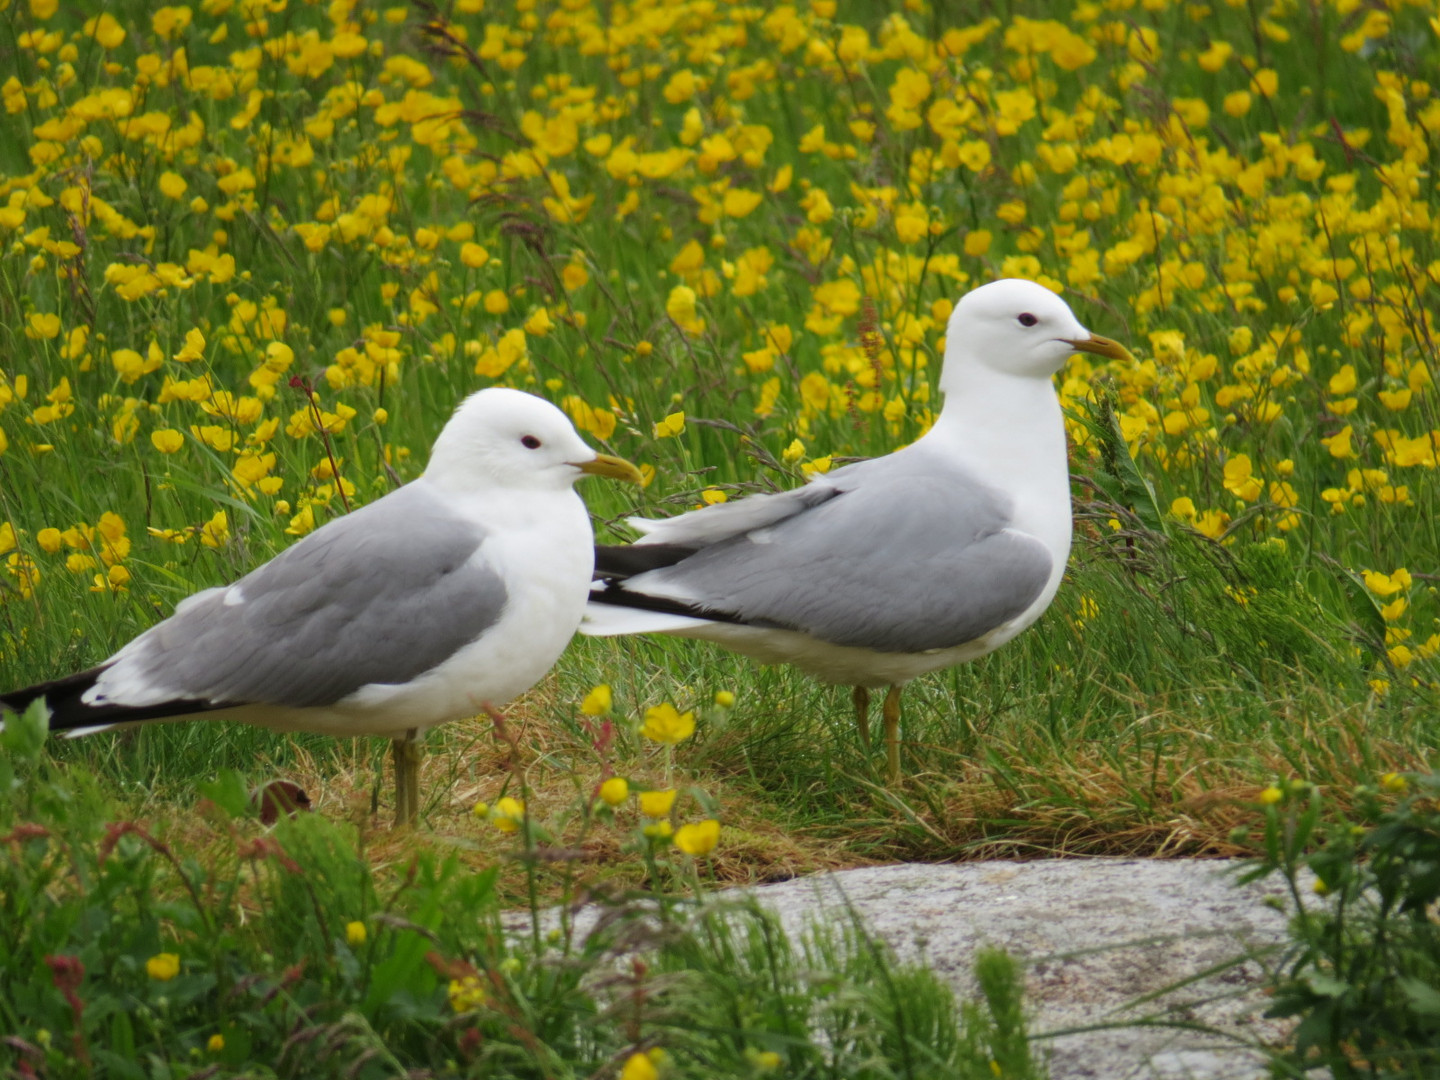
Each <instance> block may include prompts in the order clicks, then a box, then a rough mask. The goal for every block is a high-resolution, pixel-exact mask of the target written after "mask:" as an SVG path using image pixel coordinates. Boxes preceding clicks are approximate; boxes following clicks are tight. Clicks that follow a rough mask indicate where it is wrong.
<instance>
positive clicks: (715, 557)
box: [580, 280, 1127, 782]
mask: <svg viewBox="0 0 1440 1080" xmlns="http://www.w3.org/2000/svg"><path fill="white" fill-rule="evenodd" d="M945 341H946V345H945V366H944V371H943V372H942V374H941V377H940V389H941V391H942V392H943V393H944V394H945V402H944V408H943V409H942V411H941V413H940V415H939V417H937V418H936V420H935V424H934V426H933V427H932V428H931V429H930V431H929V432H927V433H926V434H925V435H924V437H922V438H921V439H919V440H917V441H916V442H914V443H913V444H911V445H910V446H907V447H905V448H904V449H901V450H898V451H896V452H895V453H893V454H888V455H886V456H885V457H880V458H873V459H871V460H869V461H862V462H858V463H856V464H854V465H848V466H846V467H844V468H842V469H837V470H835V471H834V472H831V473H828V474H825V475H821V476H817V477H815V478H814V479H813V480H812V481H811V482H810V483H809V484H807V485H806V486H804V487H801V488H797V489H795V490H793V491H787V492H782V493H780V494H775V495H758V496H752V497H750V498H747V499H742V500H738V501H736V502H731V503H721V504H718V505H715V506H710V507H706V508H704V509H701V510H696V511H693V512H691V513H688V514H682V515H680V516H678V517H674V518H670V519H668V520H645V519H633V518H632V519H631V523H632V524H633V525H634V526H635V527H636V528H637V529H639V530H640V531H641V532H643V533H644V534H645V535H644V537H643V538H642V539H641V540H638V541H637V542H635V543H634V544H630V545H627V546H619V547H600V548H598V549H597V554H596V569H597V577H598V578H599V579H600V580H599V581H598V582H597V585H596V587H595V590H594V591H593V592H592V593H591V597H590V600H591V602H590V605H589V607H588V608H587V609H586V613H585V621H584V622H583V623H582V624H581V627H580V631H581V633H584V634H591V635H599V636H605V635H612V634H635V633H665V634H675V635H679V636H682V637H694V638H704V639H706V640H709V641H714V642H717V643H718V644H720V645H723V646H724V647H725V648H727V649H733V650H735V651H736V652H740V653H744V654H746V655H747V656H752V657H755V658H756V659H758V660H760V661H762V662H764V663H771V664H778V663H785V664H794V665H795V666H796V667H799V668H800V669H802V670H803V671H806V672H809V673H810V674H811V675H814V676H816V677H817V678H819V679H822V680H824V681H826V682H832V683H842V684H849V685H852V686H854V687H855V692H854V702H855V709H856V714H857V718H858V719H859V722H860V732H861V738H862V740H863V741H864V742H865V743H866V744H867V745H868V744H869V708H870V690H871V689H872V688H876V687H882V686H888V687H889V692H888V693H887V694H886V697H885V703H884V708H883V714H882V715H883V720H884V727H885V742H886V772H887V776H888V777H889V779H890V780H891V781H892V782H894V781H895V780H897V779H898V778H899V775H900V746H899V721H900V691H901V688H902V687H903V686H904V685H905V684H906V683H907V682H909V681H910V680H911V679H914V678H915V677H916V676H918V675H923V674H924V673H926V672H928V671H935V670H937V669H939V668H944V667H949V666H951V665H953V664H960V663H964V662H965V661H967V660H974V659H975V658H977V657H980V656H984V655H985V654H986V653H989V652H992V651H993V650H995V649H998V648H999V647H1000V646H1001V645H1004V644H1005V643H1006V642H1007V641H1009V640H1011V639H1012V638H1014V637H1015V636H1016V635H1017V634H1019V633H1020V632H1021V631H1022V630H1024V629H1025V628H1026V627H1028V626H1030V625H1031V624H1032V623H1033V622H1035V620H1036V619H1038V618H1039V617H1040V615H1041V614H1042V613H1043V612H1044V611H1045V609H1046V608H1047V607H1048V606H1049V605H1050V601H1051V600H1052V599H1053V598H1054V596H1055V591H1056V589H1057V588H1059V585H1060V578H1061V576H1062V575H1063V574H1064V572H1065V560H1066V558H1067V556H1068V555H1069V551H1070V516H1071V515H1070V478H1069V467H1068V463H1067V457H1066V452H1065V425H1064V421H1063V417H1062V415H1061V411H1060V400H1059V398H1058V397H1057V395H1056V393H1055V387H1054V384H1053V381H1052V377H1053V376H1054V375H1055V373H1056V372H1058V371H1059V370H1060V369H1061V368H1062V367H1063V366H1064V364H1065V361H1066V359H1067V358H1068V357H1070V356H1071V355H1073V354H1074V353H1076V352H1077V351H1078V352H1087V353H1095V354H1097V355H1099V356H1105V357H1111V358H1116V359H1118V358H1123V357H1124V356H1126V355H1127V353H1126V352H1125V350H1124V348H1123V347H1122V346H1120V345H1118V344H1117V343H1116V342H1114V341H1111V340H1109V339H1108V338H1103V337H1098V336H1096V335H1094V334H1091V333H1090V332H1089V331H1088V330H1086V329H1085V327H1083V326H1082V325H1080V322H1079V320H1077V319H1076V318H1075V315H1074V314H1073V313H1072V312H1071V310H1070V308H1069V306H1068V305H1066V303H1065V302H1064V301H1063V300H1061V299H1060V298H1059V297H1058V296H1056V295H1055V294H1054V293H1052V292H1051V291H1050V290H1049V289H1046V288H1044V287H1043V286H1041V285H1037V284H1035V283H1034V282H1030V281H1019V280H1002V281H995V282H991V283H990V284H988V285H985V286H982V287H981V288H978V289H975V290H974V291H972V292H970V293H969V294H967V295H966V296H965V297H963V298H962V299H961V300H960V303H959V304H957V305H956V307H955V310H954V312H953V314H952V315H951V316H950V323H949V326H948V328H947V331H946V338H945Z"/></svg>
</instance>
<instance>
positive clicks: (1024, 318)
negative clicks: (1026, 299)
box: [1020, 311, 1040, 326]
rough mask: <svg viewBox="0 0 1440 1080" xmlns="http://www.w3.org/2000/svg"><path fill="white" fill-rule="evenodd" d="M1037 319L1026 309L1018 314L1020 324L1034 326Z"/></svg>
mask: <svg viewBox="0 0 1440 1080" xmlns="http://www.w3.org/2000/svg"><path fill="white" fill-rule="evenodd" d="M1039 321H1040V320H1039V319H1037V318H1036V317H1035V316H1034V315H1031V314H1030V313H1029V312H1028V311H1027V312H1025V314H1023V315H1021V316H1020V325H1021V326H1034V325H1035V324H1036V323H1037V322H1039Z"/></svg>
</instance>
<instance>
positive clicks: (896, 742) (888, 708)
mask: <svg viewBox="0 0 1440 1080" xmlns="http://www.w3.org/2000/svg"><path fill="white" fill-rule="evenodd" d="M880 715H881V718H882V719H883V720H884V722H885V779H886V780H888V781H889V782H890V783H892V784H897V783H899V782H900V687H898V686H892V687H890V692H889V693H888V694H886V695H885V706H884V709H883V711H882V712H881V714H880Z"/></svg>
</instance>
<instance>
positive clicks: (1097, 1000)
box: [754, 859, 1287, 1080]
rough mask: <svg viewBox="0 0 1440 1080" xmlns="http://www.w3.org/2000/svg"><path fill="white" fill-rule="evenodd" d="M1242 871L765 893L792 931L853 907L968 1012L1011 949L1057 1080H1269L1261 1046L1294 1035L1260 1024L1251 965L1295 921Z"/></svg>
mask: <svg viewBox="0 0 1440 1080" xmlns="http://www.w3.org/2000/svg"><path fill="white" fill-rule="evenodd" d="M1234 870H1235V865H1234V864H1233V863H1227V862H1224V861H1219V860H1211V861H1181V860H1159V859H1124V860H1103V859H1089V860H1073V859H1066V860H1044V861H1037V862H983V863H964V864H959V865H944V866H930V865H915V864H907V865H900V866H884V867H867V868H863V869H859V870H847V871H842V872H838V873H833V874H821V875H817V876H815V877H809V878H801V879H797V880H795V881H788V882H785V883H783V884H779V885H768V886H762V887H759V888H757V889H755V890H754V894H755V895H756V897H758V898H759V899H760V901H761V902H762V903H764V904H765V905H766V906H767V907H770V908H771V909H773V910H774V911H775V912H776V913H777V914H778V915H779V916H780V918H781V920H782V921H783V922H784V923H785V925H786V928H787V929H788V930H790V931H791V932H799V931H802V930H803V929H805V927H806V926H808V925H810V924H812V923H814V922H816V921H834V920H835V919H836V918H844V917H845V913H846V910H847V907H848V908H849V909H850V910H853V911H854V912H855V913H856V914H857V915H858V916H859V917H860V919H861V921H862V922H863V923H864V925H865V926H866V927H868V929H869V930H870V931H871V932H872V933H873V934H875V935H876V936H877V937H879V938H880V939H882V940H884V941H885V942H887V943H888V944H889V945H890V947H891V948H892V949H894V950H895V952H896V953H897V955H898V956H899V957H900V958H901V959H902V960H906V961H919V962H922V963H924V964H926V965H927V966H929V967H930V968H931V969H932V970H933V971H934V972H935V973H936V974H937V975H939V976H940V977H941V978H942V979H944V980H945V981H946V982H947V983H948V984H949V985H950V986H951V987H952V988H953V989H954V990H955V992H956V994H957V995H958V996H959V997H960V998H961V999H967V998H971V997H973V996H975V994H976V993H977V988H976V986H975V985H974V981H973V976H972V974H971V967H972V961H973V958H974V953H975V950H976V948H977V947H978V946H980V945H994V946H999V947H1001V948H1003V949H1005V950H1007V951H1008V952H1010V953H1011V954H1012V955H1014V956H1015V957H1017V958H1018V959H1019V960H1021V961H1022V962H1023V963H1024V964H1025V965H1026V968H1027V982H1026V992H1027V1005H1028V1007H1029V1009H1030V1030H1031V1032H1032V1033H1033V1034H1034V1035H1037V1036H1041V1038H1040V1039H1038V1041H1037V1042H1036V1044H1035V1045H1036V1048H1037V1050H1039V1051H1040V1052H1041V1053H1042V1054H1044V1053H1048V1055H1049V1057H1050V1068H1051V1074H1052V1078H1053V1080H1092V1078H1094V1080H1258V1078H1261V1077H1264V1076H1265V1075H1266V1072H1265V1069H1264V1061H1265V1056H1264V1054H1263V1053H1262V1052H1261V1051H1260V1050H1258V1049H1256V1045H1257V1044H1262V1045H1272V1044H1277V1043H1279V1042H1281V1041H1283V1039H1284V1037H1285V1034H1286V1031H1287V1025H1285V1024H1284V1023H1282V1022H1279V1021H1275V1020H1267V1019H1265V1018H1264V1017H1263V1016H1262V1014H1263V1013H1264V1011H1265V1007H1266V999H1265V997H1264V995H1263V993H1262V992H1261V991H1260V989H1259V986H1260V982H1261V976H1262V969H1261V966H1260V964H1259V963H1258V962H1256V960H1255V959H1251V958H1250V957H1253V956H1255V955H1257V954H1260V953H1263V952H1264V951H1265V950H1266V949H1267V948H1273V947H1274V946H1276V945H1278V944H1279V943H1280V942H1282V941H1283V940H1284V935H1285V925H1286V916H1285V914H1283V913H1282V912H1280V911H1277V910H1275V909H1274V908H1272V907H1270V906H1268V905H1267V904H1266V903H1265V902H1264V901H1265V897H1266V896H1271V895H1273V896H1281V895H1283V882H1281V881H1280V880H1279V879H1278V878H1275V879H1272V880H1270V881H1266V882H1260V883H1255V884H1252V885H1249V886H1246V887H1244V888H1237V887H1236V886H1235V884H1234ZM1207 973H1208V974H1207ZM1190 980H1194V981H1190ZM1182 983H1183V984H1185V985H1183V986H1182V985H1180V984H1182ZM1147 1020H1148V1021H1150V1024H1149V1025H1148V1026H1147V1025H1146V1023H1145V1022H1146V1021H1147ZM1156 1021H1160V1022H1166V1021H1168V1022H1171V1023H1192V1024H1197V1025H1203V1026H1205V1027H1208V1028H1213V1029H1217V1030H1218V1031H1221V1032H1224V1033H1225V1035H1226V1036H1230V1038H1226V1037H1225V1036H1217V1035H1214V1034H1206V1033H1203V1032H1197V1031H1193V1030H1184V1029H1181V1028H1177V1027H1173V1026H1171V1027H1163V1026H1155V1022H1156ZM1095 1025H1114V1026H1110V1027H1105V1028H1100V1029H1093V1028H1094V1026H1095ZM1087 1027H1089V1028H1092V1030H1087V1031H1080V1030H1077V1029H1081V1028H1087ZM1062 1032H1069V1034H1061V1033H1062Z"/></svg>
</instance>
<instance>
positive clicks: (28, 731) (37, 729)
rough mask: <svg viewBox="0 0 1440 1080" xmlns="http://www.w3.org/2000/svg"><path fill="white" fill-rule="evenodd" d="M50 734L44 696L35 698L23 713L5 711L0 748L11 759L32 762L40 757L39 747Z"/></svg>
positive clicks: (0, 730)
mask: <svg viewBox="0 0 1440 1080" xmlns="http://www.w3.org/2000/svg"><path fill="white" fill-rule="evenodd" d="M49 735H50V710H49V709H48V708H46V706H45V699H44V698H36V699H35V700H34V701H33V702H31V703H30V707H29V708H28V709H26V710H25V711H24V712H23V713H20V714H18V715H17V714H15V713H12V712H8V711H7V712H6V713H5V721H4V726H3V727H0V750H3V751H4V752H5V755H6V756H7V757H9V758H10V759H11V760H12V761H14V760H16V759H19V760H22V761H26V762H29V763H30V764H32V765H33V764H34V763H35V762H36V761H38V760H39V758H40V748H41V747H42V746H44V745H45V740H46V739H47V738H48V737H49Z"/></svg>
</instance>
